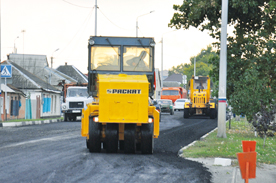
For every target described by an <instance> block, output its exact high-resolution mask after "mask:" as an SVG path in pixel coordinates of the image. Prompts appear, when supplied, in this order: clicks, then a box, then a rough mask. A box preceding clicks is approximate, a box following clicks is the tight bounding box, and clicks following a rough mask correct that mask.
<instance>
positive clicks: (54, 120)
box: [0, 119, 62, 127]
mask: <svg viewBox="0 0 276 183" xmlns="http://www.w3.org/2000/svg"><path fill="white" fill-rule="evenodd" d="M61 121H62V120H61V119H48V120H47V119H45V120H43V119H41V120H37V121H24V122H2V123H0V127H16V126H27V125H42V124H48V123H56V122H61Z"/></svg>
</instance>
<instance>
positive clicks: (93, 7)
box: [57, 7, 94, 57]
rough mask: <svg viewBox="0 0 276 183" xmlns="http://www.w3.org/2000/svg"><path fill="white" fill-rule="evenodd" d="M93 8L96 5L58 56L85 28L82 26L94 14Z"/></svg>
mask: <svg viewBox="0 0 276 183" xmlns="http://www.w3.org/2000/svg"><path fill="white" fill-rule="evenodd" d="M93 10H94V7H93V8H92V10H91V11H90V12H89V14H88V15H87V17H86V18H85V20H84V22H83V23H82V25H81V26H80V28H79V30H78V31H77V32H76V33H75V35H74V36H73V38H72V39H71V40H70V41H69V42H68V44H67V45H66V46H65V47H64V48H62V50H61V51H59V53H58V55H57V57H58V56H59V55H60V54H61V53H62V52H63V51H64V50H65V49H66V48H67V47H68V46H69V45H70V44H71V42H72V41H73V40H74V39H75V37H76V36H77V34H78V33H79V32H80V31H81V30H83V29H82V27H83V25H84V24H85V23H86V22H87V21H88V20H89V19H90V17H91V16H92V14H93ZM86 26H87V25H86ZM86 26H85V27H86Z"/></svg>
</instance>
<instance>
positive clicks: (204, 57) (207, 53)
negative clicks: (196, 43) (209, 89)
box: [169, 45, 218, 80]
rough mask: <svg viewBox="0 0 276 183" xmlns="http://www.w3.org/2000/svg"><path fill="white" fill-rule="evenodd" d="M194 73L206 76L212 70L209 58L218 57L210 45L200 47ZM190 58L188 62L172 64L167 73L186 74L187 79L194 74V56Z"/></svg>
mask: <svg viewBox="0 0 276 183" xmlns="http://www.w3.org/2000/svg"><path fill="white" fill-rule="evenodd" d="M195 57H196V75H198V76H207V75H209V72H210V71H211V70H212V68H213V66H212V64H211V60H213V59H214V57H218V56H217V54H216V53H215V52H214V51H212V47H211V45H209V46H208V47H207V49H202V50H201V51H200V53H199V54H197V55H196V56H195ZM195 57H191V58H190V63H188V64H187V63H185V64H180V65H178V66H176V67H175V66H173V67H172V68H171V69H169V75H172V74H183V75H187V79H188V80H189V79H191V77H192V76H193V75H194V58H195Z"/></svg>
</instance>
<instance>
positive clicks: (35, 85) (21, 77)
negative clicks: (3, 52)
mask: <svg viewBox="0 0 276 183" xmlns="http://www.w3.org/2000/svg"><path fill="white" fill-rule="evenodd" d="M3 63H6V64H10V65H11V66H12V85H13V86H14V87H16V88H18V89H41V90H48V91H53V92H58V89H56V88H55V87H53V86H52V85H50V84H49V83H47V82H45V81H43V80H42V79H40V78H39V77H37V76H35V75H34V74H32V73H31V72H29V71H27V70H25V69H23V68H22V67H20V66H19V65H17V64H16V63H14V62H11V61H5V62H3Z"/></svg>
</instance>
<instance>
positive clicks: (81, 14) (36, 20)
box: [0, 0, 216, 73]
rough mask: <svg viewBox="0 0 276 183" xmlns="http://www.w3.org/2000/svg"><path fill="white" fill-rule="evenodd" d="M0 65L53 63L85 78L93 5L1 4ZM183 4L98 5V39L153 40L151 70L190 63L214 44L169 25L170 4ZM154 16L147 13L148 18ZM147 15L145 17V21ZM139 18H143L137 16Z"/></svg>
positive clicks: (132, 1) (19, 0)
mask: <svg viewBox="0 0 276 183" xmlns="http://www.w3.org/2000/svg"><path fill="white" fill-rule="evenodd" d="M0 1H1V61H3V60H6V59H7V55H8V54H10V53H13V52H14V47H16V48H17V53H18V54H36V55H37V54H38V55H46V56H47V59H48V63H49V64H50V58H51V57H53V58H54V59H53V68H57V67H58V66H59V65H64V64H65V62H67V64H68V65H74V66H75V67H77V68H78V69H79V70H80V71H82V72H83V73H87V66H88V65H87V64H88V49H87V45H88V39H89V37H90V36H93V35H95V0H0ZM182 3H183V0H97V5H98V9H97V36H124V37H125V36H126V37H135V36H136V19H137V17H138V26H139V32H138V36H139V37H153V38H154V40H155V42H156V46H155V67H156V68H159V69H160V70H161V55H162V51H161V38H162V37H163V69H164V70H165V69H170V68H172V67H173V66H177V65H180V64H182V63H189V62H190V57H192V56H195V55H197V54H198V53H200V51H201V50H202V49H206V48H207V46H208V45H210V44H211V43H212V42H215V41H216V40H214V39H212V38H211V37H210V36H209V35H208V34H207V32H201V31H199V30H197V29H196V28H190V29H189V30H176V31H175V29H174V28H169V27H168V23H169V22H170V19H171V18H172V16H173V14H174V13H175V11H174V10H173V4H179V5H180V4H182ZM151 11H154V12H152V13H149V12H151ZM144 14H146V15H144ZM141 15H143V16H141Z"/></svg>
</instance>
